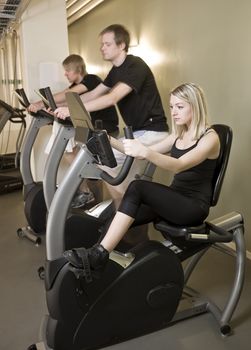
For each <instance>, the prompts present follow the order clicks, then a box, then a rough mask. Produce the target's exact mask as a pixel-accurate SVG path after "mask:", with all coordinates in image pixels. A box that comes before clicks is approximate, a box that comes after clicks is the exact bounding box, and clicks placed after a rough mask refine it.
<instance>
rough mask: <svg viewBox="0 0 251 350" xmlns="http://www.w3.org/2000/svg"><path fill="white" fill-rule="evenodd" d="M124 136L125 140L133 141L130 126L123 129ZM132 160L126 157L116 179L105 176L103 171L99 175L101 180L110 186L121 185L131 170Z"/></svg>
mask: <svg viewBox="0 0 251 350" xmlns="http://www.w3.org/2000/svg"><path fill="white" fill-rule="evenodd" d="M124 134H125V138H127V139H133V138H134V137H133V131H132V127H131V126H126V127H124ZM133 160H134V158H133V157H131V156H126V159H125V161H124V164H123V165H122V168H121V169H120V172H119V173H118V175H117V176H116V177H112V176H111V175H109V174H107V173H106V172H105V171H103V172H102V173H101V178H102V179H103V180H104V181H106V182H108V183H109V184H110V185H112V186H117V185H119V184H121V183H122V182H123V181H124V180H125V178H126V176H127V175H128V173H129V170H130V169H131V166H132V163H133Z"/></svg>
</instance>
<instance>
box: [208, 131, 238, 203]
mask: <svg viewBox="0 0 251 350" xmlns="http://www.w3.org/2000/svg"><path fill="white" fill-rule="evenodd" d="M212 128H213V129H214V130H215V131H216V132H217V134H218V135H219V139H220V155H219V157H218V160H217V164H216V169H215V173H214V178H213V194H212V199H211V206H212V207H213V206H215V205H216V204H217V202H218V199H219V196H220V191H221V187H222V184H223V179H224V176H225V172H226V169H227V164H228V159H229V155H230V150H231V145H232V139H233V133H232V129H231V128H230V127H229V126H227V125H224V124H214V125H212Z"/></svg>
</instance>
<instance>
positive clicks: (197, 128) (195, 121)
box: [170, 83, 208, 140]
mask: <svg viewBox="0 0 251 350" xmlns="http://www.w3.org/2000/svg"><path fill="white" fill-rule="evenodd" d="M170 95H174V96H176V97H178V98H180V99H182V100H184V101H186V102H187V103H189V104H190V106H191V108H192V114H193V116H192V124H191V126H192V128H193V129H194V134H193V139H194V140H198V139H199V138H200V136H201V135H202V134H203V133H204V132H205V129H206V128H207V127H208V114H207V103H206V99H205V95H204V92H203V90H202V89H201V87H199V86H198V85H195V84H193V83H184V84H182V85H180V86H178V87H176V88H175V89H173V90H172V91H171V93H170ZM172 128H173V131H174V132H175V134H176V135H177V137H182V134H183V133H184V131H185V130H186V126H185V125H184V126H183V125H182V126H179V125H176V124H175V122H174V121H173V119H172Z"/></svg>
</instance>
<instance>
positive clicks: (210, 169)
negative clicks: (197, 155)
mask: <svg viewBox="0 0 251 350" xmlns="http://www.w3.org/2000/svg"><path fill="white" fill-rule="evenodd" d="M207 131H208V129H207V130H206V131H205V133H206V132H207ZM205 133H204V134H203V135H202V136H201V137H203V136H204V135H205ZM201 137H200V138H199V139H198V140H197V142H196V143H195V144H194V145H193V146H191V147H189V148H186V149H179V148H177V147H176V142H177V139H176V140H175V142H174V144H173V146H172V149H171V156H172V157H174V158H180V157H181V156H183V154H185V153H187V152H189V151H191V150H192V149H193V148H195V147H196V146H197V144H198V142H199V140H200V139H201ZM216 163H217V159H206V160H204V161H203V162H202V163H200V164H198V165H196V166H194V167H192V168H190V169H187V170H184V171H182V172H180V173H178V174H176V175H175V176H174V178H173V181H172V184H171V186H170V187H171V188H172V189H174V190H175V191H178V192H180V193H182V194H184V195H185V196H188V197H192V198H194V199H198V200H199V201H202V202H203V203H204V204H206V205H207V206H210V203H211V198H212V192H213V186H212V184H213V176H214V171H215V167H216Z"/></svg>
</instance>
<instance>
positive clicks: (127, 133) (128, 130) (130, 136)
mask: <svg viewBox="0 0 251 350" xmlns="http://www.w3.org/2000/svg"><path fill="white" fill-rule="evenodd" d="M124 134H125V138H126V139H134V137H133V131H132V127H131V126H125V127H124Z"/></svg>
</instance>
